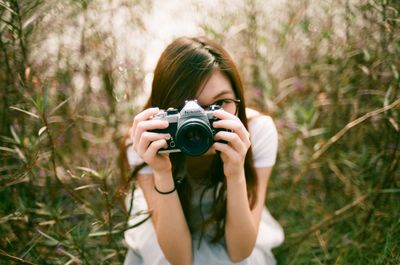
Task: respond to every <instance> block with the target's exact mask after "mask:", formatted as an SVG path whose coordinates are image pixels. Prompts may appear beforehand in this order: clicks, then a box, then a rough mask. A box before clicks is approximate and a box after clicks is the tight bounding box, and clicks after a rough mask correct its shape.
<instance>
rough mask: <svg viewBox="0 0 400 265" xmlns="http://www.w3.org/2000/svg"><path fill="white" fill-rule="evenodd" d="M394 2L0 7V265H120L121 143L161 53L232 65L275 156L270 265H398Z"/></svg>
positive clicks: (398, 35) (399, 149) (50, 0)
mask: <svg viewBox="0 0 400 265" xmlns="http://www.w3.org/2000/svg"><path fill="white" fill-rule="evenodd" d="M399 12H400V2H399V1H396V0H369V1H366V0H364V1H362V0H335V1H311V0H298V1H289V0H287V1H286V0H282V1H277V0H264V1H262V0H229V1H228V0H224V1H205V0H185V1H178V0H171V1H162V0H152V1H148V0H129V1H128V0H64V1H56V0H47V1H45V0H25V1H22V0H0V17H1V21H0V32H1V38H0V122H1V123H0V264H17V263H19V264H122V262H123V259H124V256H125V253H126V247H125V245H124V242H123V232H124V231H125V230H126V229H127V224H126V221H127V218H128V214H127V211H126V210H125V208H124V207H123V204H122V201H121V197H123V194H121V193H120V190H119V188H118V187H119V185H120V184H121V179H122V178H123V176H124V175H126V174H127V172H124V171H121V170H120V165H121V161H120V156H119V149H120V142H121V139H122V137H123V135H124V134H125V133H126V130H127V128H128V127H129V125H130V123H131V122H132V118H133V116H134V115H135V113H137V112H138V111H139V110H140V109H141V106H142V104H143V103H144V101H145V99H146V98H147V96H148V94H149V90H150V86H151V80H152V71H153V69H154V67H155V64H156V61H157V59H158V57H159V55H160V53H161V51H162V50H163V49H164V48H165V46H166V45H167V44H168V43H169V42H170V41H172V40H173V39H174V38H176V37H178V36H182V35H188V36H194V35H206V36H209V37H210V38H213V39H216V40H217V41H218V42H220V43H221V44H223V45H224V46H225V47H226V48H227V49H228V51H229V52H230V53H231V55H232V56H233V58H234V60H235V62H236V63H237V65H238V67H239V68H240V71H241V73H242V77H243V80H244V82H245V85H246V97H247V99H248V102H249V104H250V106H252V107H255V108H258V109H260V110H262V111H264V112H266V113H268V114H269V115H271V116H272V117H273V118H274V120H275V123H276V125H277V127H278V131H279V139H280V147H279V155H278V161H277V164H276V166H275V168H274V171H273V175H272V177H271V181H270V185H269V190H268V199H267V202H266V204H267V206H268V207H269V209H270V211H271V212H272V214H273V215H274V216H275V217H276V218H277V219H278V221H279V222H280V223H281V224H282V226H283V227H284V229H285V234H286V240H285V243H284V244H283V245H282V246H281V247H279V248H277V249H274V254H275V256H276V258H277V260H278V263H279V264H400V174H399V173H400V169H399V160H400V159H399V158H400V131H399V130H400V124H399V123H400V76H399V71H400V25H399V24H400V13H399Z"/></svg>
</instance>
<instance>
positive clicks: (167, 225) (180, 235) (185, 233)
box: [154, 172, 192, 265]
mask: <svg viewBox="0 0 400 265" xmlns="http://www.w3.org/2000/svg"><path fill="white" fill-rule="evenodd" d="M154 184H155V186H156V187H157V188H158V189H159V190H161V191H169V190H172V189H173V188H174V182H173V178H172V175H170V174H169V176H167V175H165V174H157V173H156V172H155V174H154ZM155 202H156V209H155V212H154V215H155V216H154V217H155V220H154V226H155V230H156V233H157V238H158V242H159V244H160V247H161V249H162V250H163V252H164V255H165V257H166V258H167V260H168V261H169V262H170V263H171V264H173V265H176V264H185V265H186V264H190V263H191V260H192V239H191V235H190V231H189V227H188V225H187V223H186V219H185V216H184V213H183V209H182V206H181V203H180V200H179V196H178V193H177V192H176V191H175V192H173V193H171V194H165V195H164V194H159V193H157V192H156V193H155Z"/></svg>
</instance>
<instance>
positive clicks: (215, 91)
mask: <svg viewBox="0 0 400 265" xmlns="http://www.w3.org/2000/svg"><path fill="white" fill-rule="evenodd" d="M234 100H236V97H235V93H234V92H233V89H232V86H231V83H230V82H229V79H228V78H227V77H226V76H225V75H223V74H222V73H221V72H220V71H218V70H217V71H215V72H214V73H213V74H212V75H211V77H210V79H208V81H207V82H206V84H205V85H204V87H203V89H201V90H200V92H199V94H198V95H197V102H198V103H199V104H200V106H209V105H213V104H217V105H220V106H221V107H222V108H223V109H224V110H225V111H227V112H229V113H232V114H234V115H235V114H236V109H237V107H236V103H235V101H234Z"/></svg>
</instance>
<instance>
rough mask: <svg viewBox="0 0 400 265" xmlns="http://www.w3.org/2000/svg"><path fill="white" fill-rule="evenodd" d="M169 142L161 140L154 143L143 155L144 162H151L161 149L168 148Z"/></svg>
mask: <svg viewBox="0 0 400 265" xmlns="http://www.w3.org/2000/svg"><path fill="white" fill-rule="evenodd" d="M167 147H168V144H167V140H165V139H160V140H157V141H154V142H152V143H151V144H150V145H149V147H148V148H147V150H146V152H145V153H144V154H143V160H144V161H150V160H151V159H153V158H154V157H155V156H156V155H157V152H158V150H160V149H161V148H167Z"/></svg>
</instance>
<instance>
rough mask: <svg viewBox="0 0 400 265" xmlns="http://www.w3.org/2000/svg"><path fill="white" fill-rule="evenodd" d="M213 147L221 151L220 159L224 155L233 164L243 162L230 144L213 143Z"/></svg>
mask: <svg viewBox="0 0 400 265" xmlns="http://www.w3.org/2000/svg"><path fill="white" fill-rule="evenodd" d="M214 148H215V150H217V151H220V152H221V158H222V160H225V159H224V157H226V158H227V159H229V162H232V163H234V164H236V163H241V162H243V159H242V156H240V155H239V154H238V153H237V152H236V151H235V150H234V149H233V148H232V147H231V146H229V145H227V144H223V143H214Z"/></svg>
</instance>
